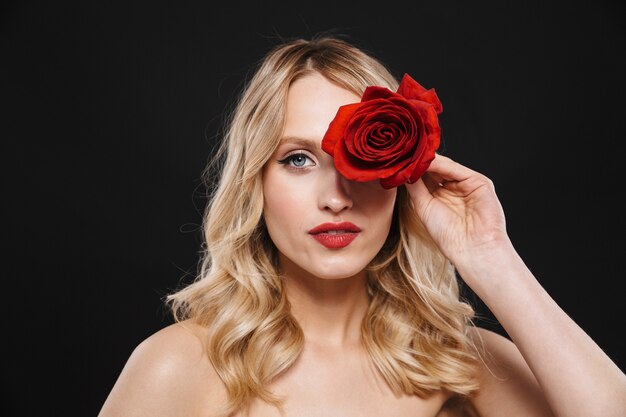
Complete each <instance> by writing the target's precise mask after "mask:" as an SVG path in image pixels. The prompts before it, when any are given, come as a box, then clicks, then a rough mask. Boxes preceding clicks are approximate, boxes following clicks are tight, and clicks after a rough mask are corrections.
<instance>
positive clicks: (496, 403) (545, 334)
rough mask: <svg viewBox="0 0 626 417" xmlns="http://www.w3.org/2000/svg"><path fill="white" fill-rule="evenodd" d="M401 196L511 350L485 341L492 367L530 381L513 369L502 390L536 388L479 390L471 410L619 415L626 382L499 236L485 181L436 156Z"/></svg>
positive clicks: (624, 408)
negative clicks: (531, 402)
mask: <svg viewBox="0 0 626 417" xmlns="http://www.w3.org/2000/svg"><path fill="white" fill-rule="evenodd" d="M442 184H443V185H442ZM407 189H408V191H409V194H410V195H411V200H412V202H413V206H414V209H415V211H416V213H417V215H418V216H419V217H420V219H421V220H422V222H423V223H424V225H425V226H426V228H427V230H428V231H429V233H430V235H431V236H432V237H433V239H434V240H435V242H436V243H437V245H438V246H439V248H440V249H441V250H442V252H443V253H444V255H446V256H447V257H448V259H450V260H451V261H452V263H453V264H454V265H455V267H456V268H457V271H458V272H459V274H460V275H461V277H462V278H463V280H464V281H465V282H466V283H467V284H468V285H469V286H470V288H472V290H473V291H474V292H475V293H476V294H477V295H478V296H479V297H480V298H481V299H482V300H483V302H484V303H485V304H486V305H487V307H489V309H490V310H491V311H492V312H493V313H494V315H495V316H496V318H497V319H498V321H499V322H500V323H501V324H502V326H503V327H504V329H505V330H506V331H507V333H508V334H509V336H510V337H511V339H512V341H513V342H514V343H515V344H514V345H513V343H510V342H508V341H502V340H499V341H498V338H496V337H487V338H485V339H486V342H487V343H486V346H487V349H488V350H489V351H490V352H491V353H493V356H494V360H495V361H496V362H499V363H501V364H504V367H505V368H506V367H513V368H516V367H517V368H519V367H521V368H524V367H526V368H527V369H528V371H530V372H531V373H532V375H533V377H534V378H535V379H536V382H533V381H532V378H531V377H530V374H529V373H528V372H526V371H522V370H521V369H520V371H519V372H517V371H516V372H511V373H510V378H511V381H512V382H511V383H510V384H509V386H512V385H514V384H517V383H520V384H522V385H523V386H528V387H532V385H533V384H536V386H538V387H540V391H539V390H537V391H535V392H533V389H532V388H531V389H530V390H522V391H521V392H519V391H518V390H515V389H511V390H508V389H506V384H504V385H502V384H497V383H485V384H484V388H483V389H481V391H482V394H480V395H478V396H477V397H476V398H475V399H474V402H475V406H476V408H477V409H478V411H479V412H480V413H481V414H482V415H485V416H490V415H498V413H499V412H501V410H502V407H503V406H506V404H509V403H510V402H511V401H513V402H514V403H520V404H523V403H525V402H526V400H522V398H523V397H524V396H527V395H531V396H532V397H533V398H535V399H536V401H537V402H538V403H541V402H542V401H545V402H547V404H549V407H550V408H551V409H552V411H553V412H554V414H555V415H557V416H564V417H565V416H567V417H574V416H595V415H601V416H606V417H609V416H615V417H617V416H624V415H626V376H625V375H624V373H623V372H622V371H621V370H620V369H619V368H618V367H617V366H616V365H615V364H614V363H613V362H612V361H611V360H610V358H608V357H607V356H606V354H605V353H604V352H603V351H602V349H600V348H599V347H598V346H597V344H596V343H595V342H594V341H593V340H592V339H591V338H590V337H589V336H588V335H587V334H586V333H585V332H584V331H583V330H582V329H581V328H580V327H579V326H577V325H576V323H574V321H572V320H571V319H570V318H569V317H568V316H567V314H565V313H564V312H563V310H562V309H561V308H560V307H559V306H558V305H557V304H556V303H555V302H554V300H553V299H552V298H551V297H550V296H549V295H548V294H547V292H546V291H545V290H544V289H543V288H542V287H541V285H540V284H539V282H537V280H536V278H535V277H534V276H533V274H532V273H531V272H530V270H529V269H528V268H527V267H526V265H525V264H524V262H523V261H522V259H521V258H520V257H519V255H518V253H517V252H516V251H515V249H514V247H513V245H512V244H511V242H510V240H509V237H508V235H507V234H506V226H505V219H504V213H503V211H502V207H501V206H500V203H499V201H498V199H497V197H496V194H495V189H494V186H493V183H492V182H491V180H489V179H488V178H487V177H485V176H484V175H482V174H480V173H478V172H476V171H473V170H471V169H469V168H467V167H465V166H463V165H461V164H458V163H456V162H454V161H453V160H451V159H450V158H447V157H444V156H441V155H436V157H435V159H434V160H433V162H432V163H431V166H430V167H429V169H428V171H427V173H426V174H424V176H423V177H422V178H421V179H420V180H418V181H417V182H416V183H414V184H408V185H407ZM482 334H484V332H482ZM507 343H510V345H509V346H508V347H507ZM518 355H519V356H518ZM522 358H523V362H524V363H523V364H522V363H520V360H521V359H522ZM483 374H484V372H483ZM487 382H488V380H487ZM481 395H482V397H481ZM487 399H488V400H487ZM489 404H491V405H489ZM498 407H500V410H499V411H498V412H495V413H494V412H492V410H497V409H498ZM531 412H532V413H535V411H531V410H528V413H531ZM507 415H508V414H507ZM512 415H516V414H512ZM518 415H519V414H518ZM534 415H536V414H534ZM539 415H541V414H539Z"/></svg>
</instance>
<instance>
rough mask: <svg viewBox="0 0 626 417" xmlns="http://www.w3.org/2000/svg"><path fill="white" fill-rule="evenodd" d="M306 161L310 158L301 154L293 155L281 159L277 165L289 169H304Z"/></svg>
mask: <svg viewBox="0 0 626 417" xmlns="http://www.w3.org/2000/svg"><path fill="white" fill-rule="evenodd" d="M307 159H311V158H309V157H308V155H306V154H303V153H294V154H291V155H289V156H287V157H286V158H283V159H281V160H280V161H278V163H280V164H284V165H287V166H288V167H289V168H295V169H303V168H305V167H306V165H305V164H306V160H307ZM292 163H293V164H292Z"/></svg>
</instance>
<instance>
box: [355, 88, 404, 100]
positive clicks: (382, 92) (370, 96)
mask: <svg viewBox="0 0 626 417" xmlns="http://www.w3.org/2000/svg"><path fill="white" fill-rule="evenodd" d="M395 94H396V93H394V92H393V91H391V90H390V89H388V88H385V87H379V86H377V85H371V86H369V87H367V88H366V89H365V91H364V92H363V95H362V96H361V103H363V102H366V101H371V100H375V99H381V98H382V99H386V98H389V97H392V96H394V95H395Z"/></svg>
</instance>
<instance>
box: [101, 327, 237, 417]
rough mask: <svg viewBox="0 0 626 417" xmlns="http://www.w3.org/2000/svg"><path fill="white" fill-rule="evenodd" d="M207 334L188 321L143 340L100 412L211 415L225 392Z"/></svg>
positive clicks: (102, 414) (134, 414) (131, 414)
mask: <svg viewBox="0 0 626 417" xmlns="http://www.w3.org/2000/svg"><path fill="white" fill-rule="evenodd" d="M204 332H205V329H204V328H203V327H202V326H199V325H197V324H194V323H193V322H191V321H184V322H181V323H176V324H172V325H170V326H168V327H165V328H164V329H161V330H159V331H158V332H156V333H154V334H153V335H151V336H150V337H148V338H147V339H145V340H144V341H143V342H141V343H140V344H139V345H138V346H137V347H136V348H135V349H134V351H133V352H132V354H131V355H130V357H129V359H128V361H127V362H126V365H125V366H124V369H123V370H122V372H121V374H120V376H119V378H118V380H117V382H116V383H115V385H114V387H113V389H112V390H111V393H110V394H109V397H108V398H107V400H106V402H105V404H104V406H103V408H102V410H101V412H100V414H99V416H100V417H108V416H114V415H124V416H155V417H156V416H161V415H163V416H165V415H180V416H183V415H184V416H193V415H200V414H202V415H210V409H211V408H212V407H214V406H217V405H219V404H220V403H221V402H222V401H223V399H224V398H225V396H224V395H225V391H224V388H223V385H222V383H221V381H220V379H219V377H218V376H217V374H216V372H215V370H214V369H213V366H212V365H211V362H210V361H209V359H208V357H207V355H206V353H205V352H206V350H205V342H204Z"/></svg>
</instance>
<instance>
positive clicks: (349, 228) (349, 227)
mask: <svg viewBox="0 0 626 417" xmlns="http://www.w3.org/2000/svg"><path fill="white" fill-rule="evenodd" d="M330 230H342V231H345V232H350V233H358V232H360V231H361V229H360V228H359V227H358V226H356V225H355V224H354V223H350V222H341V223H322V224H320V225H318V226H315V227H314V228H313V229H311V230H309V233H310V234H312V235H316V234H319V233H324V232H328V231H330Z"/></svg>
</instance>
